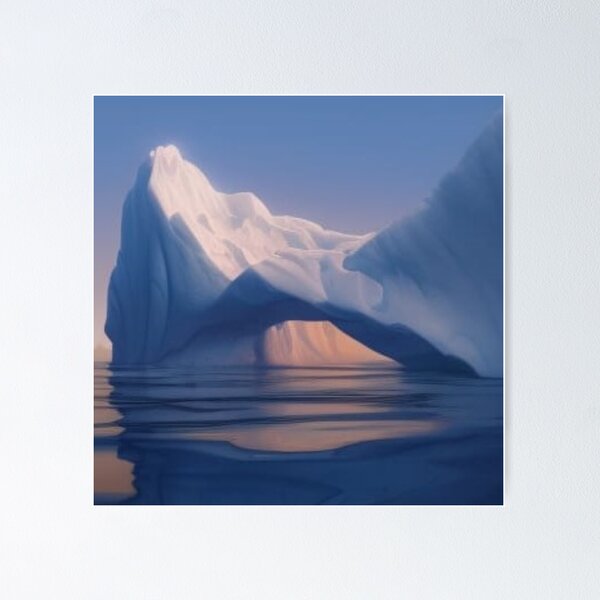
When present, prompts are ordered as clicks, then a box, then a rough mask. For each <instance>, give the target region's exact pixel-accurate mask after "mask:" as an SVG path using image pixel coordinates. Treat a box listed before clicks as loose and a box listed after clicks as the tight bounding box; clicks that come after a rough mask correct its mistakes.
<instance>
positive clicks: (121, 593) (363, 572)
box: [0, 0, 600, 600]
mask: <svg viewBox="0 0 600 600" xmlns="http://www.w3.org/2000/svg"><path fill="white" fill-rule="evenodd" d="M287 4H289V5H286V3H285V2H283V1H281V0H279V1H273V2H267V1H253V2H251V1H247V2H242V1H237V2H233V1H223V0H220V1H219V2H207V1H198V0H196V1H194V0H187V1H185V0H180V1H174V0H154V1H148V2H141V1H135V2H134V1H124V0H115V1H103V2H101V1H97V2H80V1H67V0H63V1H61V2H46V1H41V0H40V1H38V2H35V1H26V0H5V1H4V2H3V3H2V6H1V8H0V90H1V91H0V190H1V196H0V244H1V247H0V272H1V274H2V291H1V292H0V331H1V332H2V341H1V343H0V369H1V373H2V377H3V385H2V388H1V393H0V400H1V401H0V461H1V463H2V470H1V473H2V485H1V488H2V491H1V494H0V499H1V507H2V508H1V511H0V530H1V533H0V540H1V541H0V596H2V597H3V598H7V599H11V600H12V599H15V598H18V599H20V598H61V599H71V598H73V599H82V598H93V599H96V598H97V599H102V600H106V599H109V598H110V599H111V600H112V599H121V598H123V599H127V600H132V599H138V598H139V599H144V600H147V599H155V598H156V599H163V598H166V599H174V600H180V599H188V598H194V599H197V598H210V599H213V598H215V599H219V600H220V599H229V598H261V599H263V598H266V599H277V600H281V599H311V600H312V599H320V598H323V599H327V600H329V599H337V598H351V599H367V598H368V599H370V598H377V599H388V598H389V599H392V598H393V599H396V598H410V599H414V598H434V599H439V598H459V599H465V598H474V599H475V598H476V599H481V598H527V599H530V598H543V599H548V598H567V597H571V598H597V597H599V595H600V586H599V583H598V582H599V577H598V572H597V567H598V562H599V558H600V556H599V553H600V544H599V539H600V527H599V522H600V520H599V518H598V513H597V510H596V509H597V506H598V501H599V493H600V475H599V473H600V469H599V468H598V462H599V458H600V453H599V443H598V438H599V432H600V428H599V409H598V399H599V395H598V389H599V386H600V377H599V372H600V370H599V368H598V359H599V358H600V352H599V337H600V316H599V314H600V313H599V310H598V306H599V301H600V297H599V296H600V288H599V284H598V274H599V273H598V265H599V264H600V261H599V259H600V240H599V235H598V232H599V221H600V209H599V204H598V200H599V199H598V194H599V191H600V151H599V139H600V119H599V117H598V113H599V99H600V84H599V81H600V78H599V75H598V73H599V71H600V43H599V40H600V11H599V10H598V6H597V3H596V2H594V1H593V0H591V1H589V2H587V1H584V0H574V1H572V2H557V1H545V2H534V1H530V2H516V1H512V2H508V1H505V2H501V1H497V2H481V1H473V2H466V1H463V2H453V3H450V2H428V1H426V0H411V1H410V2H393V1H391V0H390V1H387V2H385V1H370V2H357V1H346V2H343V1H337V2H335V1H327V0H320V1H306V0H305V1H303V2H295V3H291V2H290V3H287ZM365 92H366V93H379V92H381V93H399V94H401V93H467V92H468V93H505V94H506V110H507V113H506V114H507V120H506V133H507V248H508V252H507V347H506V350H507V352H506V357H507V377H508V379H507V407H506V408H507V420H506V432H507V478H506V505H505V507H500V508H482V507H471V508H469V507H458V508H443V507H438V508H419V507H389V508H377V507H372V508H359V507H354V508H352V507H351V508H331V507H329V508H324V507H323V508H310V507H308V508H261V507H256V508H235V509H233V508H227V507H222V508H203V507H186V508H170V507H159V508H152V507H140V508H131V507H118V508H114V507H94V506H93V505H92V468H91V462H92V329H93V328H92V269H93V256H92V203H93V193H92V191H93V190H92V177H93V173H92V96H93V94H203V93H232V94H236V93H255V94H262V93H365Z"/></svg>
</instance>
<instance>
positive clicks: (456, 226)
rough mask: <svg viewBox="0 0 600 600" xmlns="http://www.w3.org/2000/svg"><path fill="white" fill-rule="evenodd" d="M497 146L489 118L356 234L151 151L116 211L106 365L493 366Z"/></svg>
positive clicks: (498, 126) (498, 331) (499, 245)
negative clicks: (459, 155)
mask: <svg viewBox="0 0 600 600" xmlns="http://www.w3.org/2000/svg"><path fill="white" fill-rule="evenodd" d="M502 143H503V142H502V121H501V119H500V118H499V119H497V120H496V121H495V122H494V123H493V124H492V125H491V126H490V127H489V128H488V129H487V130H486V131H484V133H483V134H482V135H481V136H480V138H479V139H478V140H477V141H476V142H475V143H474V144H473V146H472V147H471V148H470V149H469V150H468V151H467V153H466V155H465V156H464V158H463V160H462V161H461V163H460V164H459V165H458V166H457V168H456V169H455V170H454V171H453V172H451V173H450V174H449V175H447V176H446V177H445V178H444V179H443V180H442V181H441V183H440V184H439V186H438V188H437V189H436V190H435V191H434V193H433V195H432V197H431V198H430V199H429V200H427V201H424V202H423V203H422V205H421V206H420V207H419V209H418V210H417V211H415V212H414V213H413V214H411V215H410V216H408V217H406V218H404V219H402V220H401V221H399V222H397V223H394V224H392V225H391V226H389V227H388V228H386V229H384V230H382V231H381V232H379V233H377V234H370V235H366V236H355V235H346V234H343V233H338V232H335V231H329V230H326V229H324V228H323V227H321V226H320V225H318V224H316V223H312V222H310V221H306V220H304V219H299V218H295V217H289V216H275V215H272V214H271V213H270V211H269V210H268V208H267V207H266V206H265V205H264V203H263V202H261V200H260V199H259V198H257V197H256V196H255V195H253V194H250V193H239V194H224V193H221V192H218V191H216V190H215V189H214V188H213V187H212V185H211V183H210V182H209V181H208V179H207V178H206V176H205V175H204V174H203V173H202V171H200V170H199V169H198V168H197V167H195V166H194V165H192V164H191V163H189V162H187V161H185V160H184V159H183V158H182V157H181V155H180V153H179V151H178V150H177V148H175V147H173V146H167V147H158V148H156V150H154V151H153V152H152V153H151V155H150V157H149V159H148V160H147V162H146V163H145V164H144V165H142V167H141V168H140V170H139V172H138V176H137V180H136V182H135V184H134V186H133V188H132V190H131V191H130V192H129V194H128V196H127V199H126V201H125V204H124V208H123V217H122V229H121V248H120V251H119V255H118V258H117V264H116V266H115V268H114V271H113V273H112V276H111V280H110V285H109V292H108V314H107V321H106V333H107V335H108V336H109V338H110V339H111V340H112V343H113V362H115V363H127V364H131V363H136V364H151V363H152V364H153V363H161V364H187V365H203V364H208V363H212V364H232V363H239V364H321V363H333V362H359V361H370V360H377V359H383V358H386V357H387V358H388V359H392V360H395V361H397V362H399V363H401V364H403V365H404V366H405V367H406V368H408V369H432V370H458V371H463V372H475V373H477V374H480V375H484V376H499V375H501V374H502V331H503V327H502V320H503V316H502V292H503V277H502V268H503V257H502V255H503V252H502V250H503V242H502V239H503V237H502V232H503V227H502V223H503V207H502V200H503V190H502V180H503V177H502V164H503V161H502V153H503V151H502ZM365 204H367V199H365ZM315 322H316V323H315Z"/></svg>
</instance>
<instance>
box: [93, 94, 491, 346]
mask: <svg viewBox="0 0 600 600" xmlns="http://www.w3.org/2000/svg"><path fill="white" fill-rule="evenodd" d="M501 110H502V97H501V96H483V97H481V96H451V97H446V96H432V97H421V96H409V97H402V96H399V97H398V96H386V97H377V96H371V97H348V96H322V97H310V96H305V97H277V96H272V97H264V96H263V97H243V96H236V97H233V96H232V97H217V96H214V97H160V96H154V97H135V96H134V97H122V96H119V97H96V98H95V101H94V233H95V237H94V250H95V270H94V284H95V309H94V326H95V334H96V342H97V343H98V342H100V343H107V339H106V337H105V336H104V334H103V332H102V330H103V326H104V317H105V312H106V288H107V284H108V278H109V275H110V271H111V268H112V265H113V264H114V261H115V257H116V254H117V250H118V245H119V232H120V218H121V207H122V204H123V200H124V198H125V195H126V193H127V191H128V189H129V188H130V186H131V185H132V183H133V180H134V177H135V174H136V171H137V168H138V167H139V165H140V164H141V163H142V162H143V161H144V160H145V158H146V156H147V155H148V153H149V152H150V150H152V148H154V147H155V146H157V145H164V144H169V143H170V144H175V145H176V146H178V147H179V149H180V150H181V153H182V155H183V156H184V158H186V159H188V160H190V161H192V162H193V163H195V164H196V165H198V166H199V167H200V168H201V169H202V170H203V171H204V172H205V174H206V175H207V176H208V178H209V179H210V180H211V181H212V183H213V185H214V186H215V187H216V188H217V189H219V190H221V191H223V192H236V191H252V192H254V193H255V194H256V195H257V196H259V197H260V198H261V199H262V200H263V201H264V202H265V203H266V204H267V206H268V207H269V208H270V210H271V211H272V212H273V213H275V214H293V215H295V216H299V217H304V218H307V219H310V220H313V221H317V222H319V223H321V224H322V225H324V226H326V227H330V228H332V229H337V230H340V231H347V232H353V233H365V232H368V231H372V230H375V229H379V228H381V227H383V226H385V225H387V224H388V223H390V222H391V221H394V220H395V219H397V218H399V217H400V216H401V215H402V213H403V212H404V211H405V210H406V209H407V208H408V207H410V206H411V205H413V204H414V203H415V202H418V201H419V200H421V199H422V198H424V197H427V196H429V195H430V193H431V191H432V190H433V189H434V187H435V185H436V184H437V182H438V181H439V179H440V177H442V176H443V175H444V174H445V173H446V172H447V171H448V170H450V169H451V168H452V167H453V166H454V165H455V164H456V163H457V162H458V160H459V159H460V157H461V156H462V154H463V152H464V151H465V150H466V148H467V147H468V145H469V144H470V143H471V142H472V141H473V140H474V139H475V138H476V137H477V135H478V134H479V133H480V131H481V130H482V129H483V128H484V127H485V125H486V124H487V123H488V122H489V121H490V120H491V119H492V117H493V116H494V115H495V114H497V113H498V112H500V111H501Z"/></svg>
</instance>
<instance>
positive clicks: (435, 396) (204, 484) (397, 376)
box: [95, 363, 503, 504]
mask: <svg viewBox="0 0 600 600" xmlns="http://www.w3.org/2000/svg"><path fill="white" fill-rule="evenodd" d="M95 447H96V451H95V458H96V460H95V501H96V503H98V504H101V503H102V504H104V503H134V504H135V503H137V504H161V503H163V504H321V503H330V504H501V503H502V495H503V488H502V471H503V468H502V380H499V379H477V378H459V377H451V376H446V375H439V374H431V373H429V374H408V373H405V372H403V371H402V370H401V369H400V368H398V367H397V366H395V365H390V364H385V363H383V364H371V365H346V366H343V367H322V368H318V367H310V368H301V367H296V368H283V367H279V368H274V367H262V368H258V367H239V368H236V367H226V368H215V367H213V368H210V369H205V370H199V369H194V370H187V369H181V368H178V369H172V368H149V367H148V368H143V369H133V368H131V369H129V368H121V369H110V368H108V367H107V365H106V364H104V363H97V364H96V389H95Z"/></svg>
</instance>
